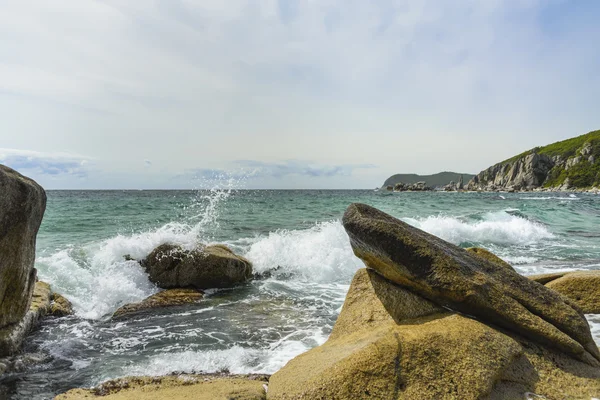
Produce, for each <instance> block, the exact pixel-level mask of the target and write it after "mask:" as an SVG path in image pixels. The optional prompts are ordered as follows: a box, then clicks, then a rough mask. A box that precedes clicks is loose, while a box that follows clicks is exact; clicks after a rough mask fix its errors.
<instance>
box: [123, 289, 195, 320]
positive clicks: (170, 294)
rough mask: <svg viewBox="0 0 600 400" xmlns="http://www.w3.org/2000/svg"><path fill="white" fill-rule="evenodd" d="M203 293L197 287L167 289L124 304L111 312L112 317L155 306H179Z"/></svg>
mask: <svg viewBox="0 0 600 400" xmlns="http://www.w3.org/2000/svg"><path fill="white" fill-rule="evenodd" d="M202 296H203V293H202V292H201V291H199V290H197V289H167V290H164V291H162V292H160V293H156V294H153V295H152V296H150V297H148V298H146V299H144V300H142V301H141V302H139V303H132V304H126V305H124V306H123V307H120V308H119V309H118V310H117V311H115V313H114V314H113V316H112V318H113V319H122V318H128V317H131V316H134V315H137V314H140V313H143V312H147V311H150V310H153V309H156V308H164V307H172V306H180V305H183V304H190V303H195V302H197V301H198V300H200V299H202Z"/></svg>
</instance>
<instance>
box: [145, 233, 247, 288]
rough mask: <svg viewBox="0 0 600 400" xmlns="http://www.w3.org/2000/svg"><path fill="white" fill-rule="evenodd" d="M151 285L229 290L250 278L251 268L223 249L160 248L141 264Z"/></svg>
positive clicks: (210, 247)
mask: <svg viewBox="0 0 600 400" xmlns="http://www.w3.org/2000/svg"><path fill="white" fill-rule="evenodd" d="M141 265H142V266H143V267H144V269H145V270H146V272H148V276H149V278H150V281H152V282H153V283H155V284H156V285H158V286H159V287H161V288H163V289H171V288H196V289H200V290H203V289H210V288H228V287H233V286H236V285H239V284H241V283H244V282H245V281H247V280H248V279H250V278H251V277H252V264H251V263H250V261H248V260H246V259H245V258H244V257H241V256H238V255H237V254H235V253H234V252H233V251H231V249H229V248H228V247H226V246H223V245H213V246H204V247H198V248H196V249H193V250H185V249H183V248H182V247H181V246H177V245H174V244H163V245H160V246H158V247H157V248H156V249H154V250H153V251H152V252H151V253H150V254H149V255H148V257H146V259H145V260H143V261H142V262H141Z"/></svg>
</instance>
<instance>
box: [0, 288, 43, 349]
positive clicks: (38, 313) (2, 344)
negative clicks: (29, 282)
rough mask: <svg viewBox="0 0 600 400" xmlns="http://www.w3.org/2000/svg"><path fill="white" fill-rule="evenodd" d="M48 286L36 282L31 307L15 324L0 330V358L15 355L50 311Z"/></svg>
mask: <svg viewBox="0 0 600 400" xmlns="http://www.w3.org/2000/svg"><path fill="white" fill-rule="evenodd" d="M50 299H51V292H50V285H48V284H47V283H45V282H37V283H35V286H34V291H33V297H32V300H31V305H30V307H29V310H28V311H27V313H26V314H25V316H24V317H23V318H22V319H21V320H20V321H19V323H17V324H12V325H9V326H7V327H4V328H2V329H0V357H5V356H9V355H11V354H15V353H17V352H18V351H19V350H20V349H21V344H22V343H23V340H24V338H25V336H26V335H27V334H28V333H29V332H30V331H31V330H32V329H33V328H34V327H35V326H37V324H38V323H39V322H40V321H41V320H42V318H44V317H45V316H46V315H47V314H48V312H49V310H50V301H51V300H50Z"/></svg>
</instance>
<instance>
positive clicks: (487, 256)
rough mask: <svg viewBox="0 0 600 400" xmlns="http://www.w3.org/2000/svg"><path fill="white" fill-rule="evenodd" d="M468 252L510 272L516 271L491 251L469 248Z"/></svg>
mask: <svg viewBox="0 0 600 400" xmlns="http://www.w3.org/2000/svg"><path fill="white" fill-rule="evenodd" d="M465 250H467V251H468V252H469V253H471V254H474V255H476V256H478V257H481V258H483V259H484V260H487V261H489V262H491V263H494V264H496V265H498V266H499V267H502V268H506V269H508V270H510V271H515V269H514V268H513V266H512V265H510V264H509V263H507V262H506V261H504V260H503V259H501V258H500V257H498V256H497V255H495V254H494V253H492V252H491V251H487V250H486V249H482V248H481V247H469V248H468V249H465Z"/></svg>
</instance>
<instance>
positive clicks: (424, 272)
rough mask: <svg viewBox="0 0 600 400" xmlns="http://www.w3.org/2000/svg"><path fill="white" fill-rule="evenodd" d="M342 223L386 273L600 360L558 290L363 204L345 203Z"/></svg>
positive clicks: (455, 305)
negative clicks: (553, 289)
mask: <svg viewBox="0 0 600 400" xmlns="http://www.w3.org/2000/svg"><path fill="white" fill-rule="evenodd" d="M343 224H344V228H345V229H346V231H347V233H348V235H349V236H350V242H351V245H352V249H353V250H354V253H355V255H356V256H357V257H359V258H361V259H362V260H363V261H364V263H365V264H366V265H367V266H368V267H369V268H373V269H375V270H376V271H378V272H379V273H380V274H382V275H383V276H384V277H386V278H387V279H389V280H391V281H393V282H396V283H397V284H400V285H402V286H404V287H407V288H409V289H411V290H412V291H414V292H415V293H417V294H419V295H421V296H423V297H425V298H427V299H429V300H431V301H433V302H434V303H436V304H439V305H441V306H444V307H447V308H450V309H452V310H456V311H459V312H462V313H465V314H467V315H470V316H474V317H476V318H478V319H480V320H481V321H484V322H488V323H492V324H495V325H498V326H500V327H502V328H505V329H508V330H510V331H513V332H516V333H519V334H521V335H523V336H525V337H527V338H530V339H532V340H534V341H536V342H538V343H540V344H544V345H549V346H552V347H554V348H556V349H559V350H561V351H564V352H566V353H568V354H571V355H572V356H575V357H576V358H578V359H580V360H582V361H585V362H587V363H589V364H592V365H600V364H599V362H598V361H599V360H600V352H599V351H598V347H596V345H595V343H594V341H593V339H592V336H591V333H590V329H589V326H588V323H587V321H586V319H585V317H584V315H583V314H582V313H581V312H580V311H579V309H578V307H577V306H575V305H574V304H573V303H572V302H571V301H570V300H568V299H567V298H565V297H563V296H561V295H560V294H558V293H556V292H554V291H552V290H550V289H548V288H546V287H544V286H543V285H540V284H538V283H536V282H533V281H530V280H529V279H526V278H524V277H522V276H521V275H519V274H518V273H516V272H515V271H512V270H511V269H509V268H505V267H503V266H501V265H499V264H498V263H494V262H490V261H488V260H486V259H485V258H483V257H480V256H478V255H475V254H472V253H470V252H467V251H465V250H464V249H462V248H460V247H458V246H455V245H453V244H451V243H448V242H445V241H444V240H442V239H440V238H438V237H435V236H433V235H430V234H428V233H426V232H423V231H421V230H420V229H417V228H415V227H412V226H410V225H408V224H406V223H404V222H402V221H400V220H398V219H396V218H394V217H392V216H390V215H388V214H386V213H384V212H382V211H379V210H377V209H375V208H373V207H370V206H368V205H365V204H352V205H350V206H349V207H348V209H347V210H346V213H345V214H344V218H343Z"/></svg>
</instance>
